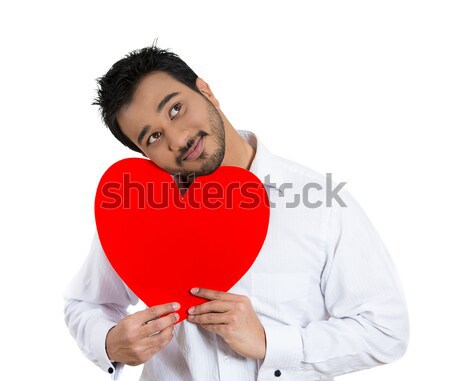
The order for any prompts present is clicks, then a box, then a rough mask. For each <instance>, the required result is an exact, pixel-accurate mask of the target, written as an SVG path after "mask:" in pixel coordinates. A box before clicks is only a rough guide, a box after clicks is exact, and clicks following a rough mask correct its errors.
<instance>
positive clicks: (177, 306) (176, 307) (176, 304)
mask: <svg viewBox="0 0 450 381" xmlns="http://www.w3.org/2000/svg"><path fill="white" fill-rule="evenodd" d="M172 308H173V310H174V311H176V310H178V309H179V308H180V304H179V303H172Z"/></svg>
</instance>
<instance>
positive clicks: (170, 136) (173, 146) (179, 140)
mask: <svg viewBox="0 0 450 381" xmlns="http://www.w3.org/2000/svg"><path fill="white" fill-rule="evenodd" d="M166 139H167V142H168V145H169V150H170V151H175V152H178V151H179V150H180V149H181V148H183V147H186V145H187V142H188V140H189V131H188V130H186V129H179V128H169V129H168V130H167V131H166Z"/></svg>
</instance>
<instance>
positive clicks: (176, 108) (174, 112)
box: [169, 103, 181, 119]
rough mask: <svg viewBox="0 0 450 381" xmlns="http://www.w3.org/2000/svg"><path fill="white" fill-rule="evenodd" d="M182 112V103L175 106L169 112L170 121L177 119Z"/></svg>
mask: <svg viewBox="0 0 450 381" xmlns="http://www.w3.org/2000/svg"><path fill="white" fill-rule="evenodd" d="M180 110H181V103H177V104H175V106H173V107H172V108H171V109H170V111H169V115H170V119H173V118H175V117H176V116H177V115H178V113H179V112H180Z"/></svg>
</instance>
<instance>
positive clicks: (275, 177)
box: [237, 130, 284, 191]
mask: <svg viewBox="0 0 450 381" xmlns="http://www.w3.org/2000/svg"><path fill="white" fill-rule="evenodd" d="M237 132H238V133H239V135H241V136H242V137H243V138H244V139H245V140H247V142H248V143H249V144H250V145H251V146H252V147H253V148H254V149H255V150H256V153H255V156H254V157H253V161H252V163H251V165H250V168H249V171H250V172H252V173H253V174H254V175H256V177H258V179H259V180H260V181H261V182H262V183H263V184H264V185H266V186H267V187H270V188H274V189H277V190H278V191H280V186H281V185H282V184H283V173H284V169H283V168H282V167H281V163H280V162H279V159H278V157H277V156H276V155H274V154H272V153H271V152H270V151H269V150H268V149H267V147H266V146H265V145H264V144H263V143H262V142H261V140H260V139H259V138H258V137H257V136H256V134H255V133H254V132H251V131H247V130H237Z"/></svg>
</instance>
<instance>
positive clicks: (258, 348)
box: [188, 288, 266, 359]
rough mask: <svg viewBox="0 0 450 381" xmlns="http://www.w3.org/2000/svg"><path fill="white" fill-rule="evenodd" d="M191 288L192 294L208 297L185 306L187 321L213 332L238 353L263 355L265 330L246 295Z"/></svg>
mask: <svg viewBox="0 0 450 381" xmlns="http://www.w3.org/2000/svg"><path fill="white" fill-rule="evenodd" d="M195 290H196V289H195V288H193V289H191V292H192V293H193V294H194V295H195V296H199V297H201V298H205V299H209V300H211V301H210V302H205V303H203V304H200V305H198V306H196V307H191V308H189V310H188V314H189V316H188V321H189V322H191V323H196V324H200V325H201V326H202V327H203V328H204V329H206V330H207V331H210V332H214V333H217V334H218V335H220V336H222V338H223V339H224V340H225V341H226V342H227V343H228V345H229V346H230V347H231V348H232V349H233V350H234V351H235V352H237V353H239V354H240V355H241V356H245V357H249V358H252V359H263V358H264V357H265V355H266V334H265V331H264V327H263V325H262V324H261V322H260V321H259V318H258V316H257V315H256V312H255V310H254V309H253V306H252V303H251V301H250V299H249V298H248V297H247V296H244V295H236V294H231V293H227V292H221V291H214V290H208V289H205V288H200V289H198V291H197V292H195Z"/></svg>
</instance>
